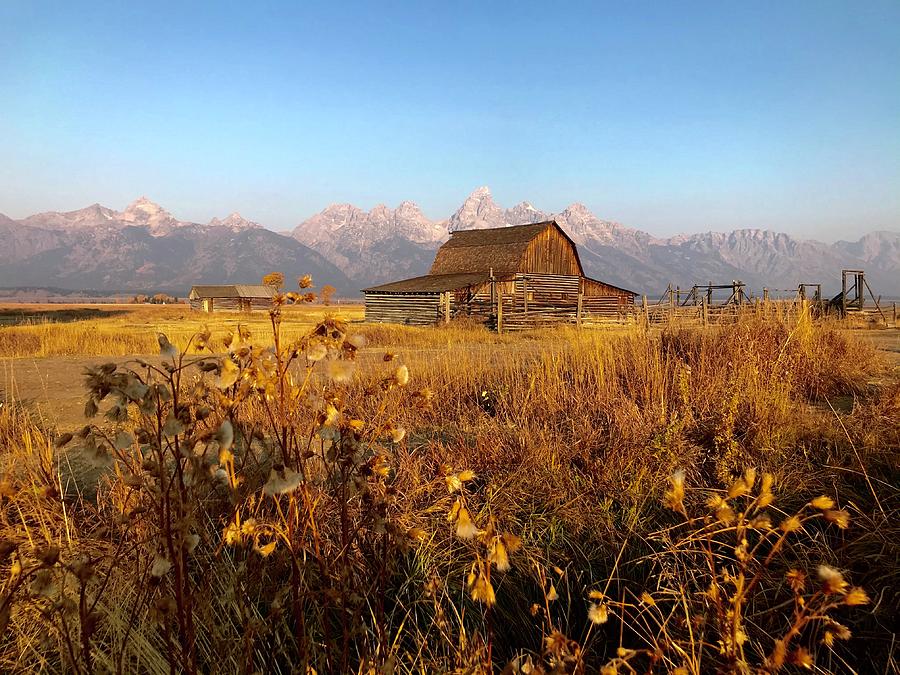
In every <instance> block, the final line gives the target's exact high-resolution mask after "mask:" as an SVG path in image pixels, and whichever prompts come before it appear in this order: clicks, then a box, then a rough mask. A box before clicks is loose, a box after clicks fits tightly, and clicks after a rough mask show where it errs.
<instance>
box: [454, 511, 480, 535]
mask: <svg viewBox="0 0 900 675" xmlns="http://www.w3.org/2000/svg"><path fill="white" fill-rule="evenodd" d="M477 534H478V526H477V525H476V524H475V522H474V521H473V520H472V517H471V515H469V509H467V508H466V507H465V506H463V507H461V508H460V509H459V513H458V514H457V516H456V536H457V537H459V538H460V539H473V538H474V537H475V535H477Z"/></svg>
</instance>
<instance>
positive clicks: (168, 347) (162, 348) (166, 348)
mask: <svg viewBox="0 0 900 675" xmlns="http://www.w3.org/2000/svg"><path fill="white" fill-rule="evenodd" d="M156 341H157V342H159V353H160V354H162V355H163V356H165V357H168V358H170V359H174V358H175V357H176V356H178V350H177V349H176V348H175V345H173V344H172V343H171V342H169V338H168V337H166V334H165V333H159V334H157V336H156Z"/></svg>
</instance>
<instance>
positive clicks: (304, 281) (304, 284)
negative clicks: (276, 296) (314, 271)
mask: <svg viewBox="0 0 900 675" xmlns="http://www.w3.org/2000/svg"><path fill="white" fill-rule="evenodd" d="M297 285H298V286H299V287H300V288H312V285H313V279H312V275H310V274H304V275H303V276H302V277H300V278H299V279H297Z"/></svg>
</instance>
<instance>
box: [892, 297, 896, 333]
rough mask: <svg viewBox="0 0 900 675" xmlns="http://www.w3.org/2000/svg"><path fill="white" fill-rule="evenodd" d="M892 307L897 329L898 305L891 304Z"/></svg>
mask: <svg viewBox="0 0 900 675" xmlns="http://www.w3.org/2000/svg"><path fill="white" fill-rule="evenodd" d="M891 306H892V308H893V311H892V313H893V315H894V328H896V327H897V303H896V302H892V303H891Z"/></svg>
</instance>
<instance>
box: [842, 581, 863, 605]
mask: <svg viewBox="0 0 900 675" xmlns="http://www.w3.org/2000/svg"><path fill="white" fill-rule="evenodd" d="M844 604H845V605H851V606H852V605H867V604H869V596H868V595H866V592H865V591H864V590H863V589H861V588H860V587H859V586H854V587H853V588H851V589H850V590H849V591H847V595H845V596H844Z"/></svg>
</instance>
